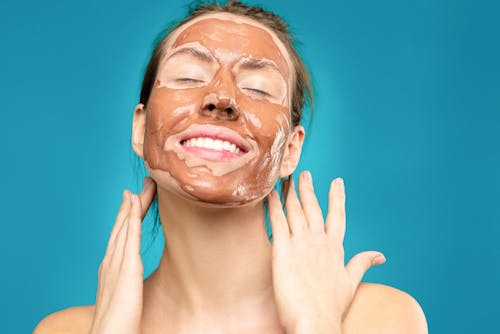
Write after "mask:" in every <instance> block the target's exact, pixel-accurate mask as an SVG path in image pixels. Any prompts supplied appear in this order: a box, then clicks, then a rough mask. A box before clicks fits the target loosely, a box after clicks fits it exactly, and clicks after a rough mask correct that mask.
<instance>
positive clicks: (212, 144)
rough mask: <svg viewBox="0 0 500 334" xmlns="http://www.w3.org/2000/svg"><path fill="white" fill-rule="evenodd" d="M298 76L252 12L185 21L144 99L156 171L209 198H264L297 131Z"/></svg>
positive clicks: (173, 187) (186, 192) (172, 187)
mask: <svg viewBox="0 0 500 334" xmlns="http://www.w3.org/2000/svg"><path fill="white" fill-rule="evenodd" d="M291 80H292V79H291V62H290V59H289V56H288V53H287V52H286V49H285V47H284V46H283V44H282V43H281V42H280V41H279V40H278V38H277V37H276V36H275V35H274V34H273V33H272V32H271V31H269V30H268V29H267V28H265V27H263V26H261V25H259V24H258V23H256V22H253V21H252V20H249V19H246V18H240V17H238V16H234V15H227V14H221V13H219V14H210V15H205V16H203V17H200V18H197V19H196V20H193V21H190V22H189V23H187V24H185V25H184V26H182V27H180V28H179V29H177V30H176V31H175V32H173V33H172V34H171V35H170V37H169V41H168V43H167V45H166V49H165V52H164V57H163V59H162V61H161V63H160V66H159V69H158V73H157V77H156V81H155V85H154V87H153V89H152V91H151V95H150V98H149V101H148V105H147V106H146V129H145V137H144V160H145V164H146V168H147V169H148V171H149V173H150V175H151V176H152V177H153V178H154V179H155V181H156V182H157V184H158V185H159V186H160V187H163V188H165V189H167V190H169V191H171V192H173V193H175V194H177V195H179V196H182V197H185V198H190V199H192V200H196V201H200V202H201V203H204V204H206V205H210V206H237V205H243V204H245V203H249V202H252V201H255V200H259V199H262V198H263V197H264V196H266V195H267V194H268V193H269V192H270V191H271V189H272V188H273V186H274V184H275V183H276V181H277V179H278V177H279V168H280V165H281V161H282V159H283V154H284V152H285V146H286V143H287V140H288V136H289V135H290V129H291V128H290V127H291V121H290V110H289V106H290V87H291Z"/></svg>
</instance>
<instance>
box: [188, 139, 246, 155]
mask: <svg viewBox="0 0 500 334" xmlns="http://www.w3.org/2000/svg"><path fill="white" fill-rule="evenodd" d="M182 145H184V146H186V147H202V148H209V149H212V150H216V151H229V152H231V153H240V152H241V150H240V148H239V147H236V145H235V144H232V143H230V142H228V141H225V140H221V139H215V140H214V139H212V138H206V137H205V138H203V137H200V138H191V139H188V140H184V141H183V142H182Z"/></svg>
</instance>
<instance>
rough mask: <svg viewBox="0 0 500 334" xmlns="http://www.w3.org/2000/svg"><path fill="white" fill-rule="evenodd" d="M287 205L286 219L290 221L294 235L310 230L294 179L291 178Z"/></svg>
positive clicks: (289, 224)
mask: <svg viewBox="0 0 500 334" xmlns="http://www.w3.org/2000/svg"><path fill="white" fill-rule="evenodd" d="M285 207H286V220H287V221H288V226H289V227H290V232H291V233H292V235H294V234H297V235H298V234H300V233H304V232H306V231H308V230H309V227H308V226H307V221H306V217H305V216H304V212H303V211H302V207H301V206H300V202H299V199H298V198H297V192H296V191H295V184H294V181H293V179H291V180H290V189H289V190H288V194H287V196H286V201H285Z"/></svg>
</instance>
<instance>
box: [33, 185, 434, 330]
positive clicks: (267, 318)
mask: <svg viewBox="0 0 500 334" xmlns="http://www.w3.org/2000/svg"><path fill="white" fill-rule="evenodd" d="M149 187H150V188H149V190H150V191H149V192H148V191H143V192H142V193H141V194H140V195H139V196H138V197H137V199H139V198H140V199H142V201H143V202H146V203H147V202H148V200H149V199H151V194H152V192H151V190H152V189H151V185H150V186H149ZM136 203H137V202H136ZM125 204H126V203H125ZM144 208H145V209H147V205H145V206H144ZM122 209H123V206H122ZM145 209H144V210H145ZM144 212H145V211H143V212H141V213H139V215H141V214H144ZM116 226H117V227H118V226H119V225H116ZM114 230H115V229H114ZM115 238H116V236H115ZM112 239H113V233H112V237H111V238H110V244H111V243H112ZM132 239H134V238H132ZM136 240H137V239H136ZM161 268H162V265H161V264H160V266H159V269H158V270H157V271H155V273H153V274H152V275H151V276H149V277H148V278H147V279H146V280H144V312H143V318H142V329H141V331H140V332H141V333H146V334H149V333H197V332H200V333H201V332H203V333H208V332H216V333H256V332H257V333H258V332H263V333H271V334H273V333H290V332H289V331H286V330H285V329H284V328H283V327H282V325H281V323H280V320H279V318H278V317H277V316H276V312H275V307H274V306H273V303H272V302H269V303H268V306H266V302H263V303H262V304H261V305H263V306H262V309H259V311H255V309H254V312H246V313H241V315H240V316H241V318H240V322H239V324H240V325H241V327H239V328H238V327H232V328H229V327H227V324H228V319H230V318H228V317H226V318H222V317H221V318H218V319H217V320H218V321H213V322H212V323H213V326H212V327H211V328H210V330H209V329H207V328H204V329H200V327H201V326H203V325H206V323H205V324H203V322H202V321H200V320H201V319H203V315H201V317H199V319H198V320H197V321H195V322H188V323H180V322H179V321H178V320H179V319H180V318H176V316H174V315H175V314H179V313H176V309H175V305H172V306H171V307H172V308H171V310H173V311H172V313H167V312H165V311H166V308H162V307H161V306H159V307H158V308H148V305H152V304H153V303H154V302H153V301H154V300H155V298H154V296H155V294H158V295H160V294H161V291H159V290H158V288H165V287H162V286H159V285H157V280H158V278H159V277H161V276H160V275H161V273H159V270H160V269H161ZM237 270H241V268H238V269H237ZM155 286H156V288H155ZM131 288H132V286H130V285H129V286H127V290H130V289H131ZM219 302H220V303H221V305H224V301H222V300H219ZM243 304H245V305H246V306H247V307H249V309H250V308H251V306H252V304H254V303H253V302H252V301H251V300H242V305H243ZM158 305H160V304H158ZM180 305H181V304H180ZM152 307H153V306H152ZM179 308H180V309H181V308H182V306H181V307H179ZM160 310H161V311H162V312H161V314H160V313H158V311H160ZM95 314H96V306H95V305H88V306H80V307H72V308H69V309H65V310H62V311H59V312H56V313H54V314H51V315H50V316H48V317H46V318H45V319H44V320H43V321H42V322H40V324H39V325H38V326H37V328H36V329H35V333H36V334H43V333H89V331H90V329H91V327H92V325H93V321H94V318H95ZM155 314H157V316H158V318H157V319H155ZM207 314H210V315H211V316H214V312H209V313H207ZM120 316H121V317H122V318H123V317H124V315H123V314H120ZM190 320H194V319H190ZM207 320H209V317H207V318H205V321H207ZM249 325H251V326H249ZM342 333H348V334H349V333H410V334H411V333H427V326H426V321H425V316H424V314H423V312H422V310H421V308H420V306H419V305H418V303H417V302H416V301H415V300H414V299H413V298H412V297H411V296H409V295H408V294H406V293H404V292H402V291H400V290H397V289H394V288H391V287H388V286H385V285H381V284H372V283H361V284H360V285H359V287H358V289H357V290H356V294H355V296H354V298H353V301H352V304H351V305H350V308H349V309H348V310H347V312H346V314H345V316H344V319H343V321H342Z"/></svg>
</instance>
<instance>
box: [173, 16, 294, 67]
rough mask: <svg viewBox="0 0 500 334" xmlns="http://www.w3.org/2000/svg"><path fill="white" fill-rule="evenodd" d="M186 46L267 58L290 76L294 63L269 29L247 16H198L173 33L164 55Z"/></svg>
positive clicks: (235, 54) (239, 55)
mask: <svg viewBox="0 0 500 334" xmlns="http://www.w3.org/2000/svg"><path fill="white" fill-rule="evenodd" d="M187 43H200V44H201V45H203V46H205V47H206V48H208V49H209V50H210V51H212V52H214V53H215V54H217V53H226V54H228V53H230V54H232V55H233V56H234V57H245V56H247V57H252V58H255V59H268V60H271V61H273V62H274V63H275V64H276V65H277V66H278V68H279V69H280V70H281V72H282V73H283V74H285V75H286V76H287V77H290V74H291V73H292V71H291V69H292V62H291V59H290V56H289V54H288V51H287V49H286V47H285V45H284V44H283V42H281V40H280V39H279V38H278V37H277V36H276V34H275V33H274V32H272V31H271V30H270V29H269V28H267V27H266V26H264V25H262V24H261V23H259V22H257V21H254V20H252V19H250V18H247V17H244V16H239V15H234V14H230V13H211V14H205V15H202V16H200V17H197V18H195V19H193V20H191V21H189V22H187V23H186V24H184V25H182V26H180V27H179V28H177V29H176V30H175V31H173V32H172V33H171V34H170V36H169V37H168V41H167V44H166V49H165V54H166V55H167V56H168V54H169V53H171V51H173V50H175V49H176V48H178V47H179V46H181V45H183V44H187Z"/></svg>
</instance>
